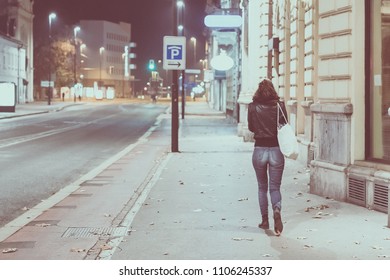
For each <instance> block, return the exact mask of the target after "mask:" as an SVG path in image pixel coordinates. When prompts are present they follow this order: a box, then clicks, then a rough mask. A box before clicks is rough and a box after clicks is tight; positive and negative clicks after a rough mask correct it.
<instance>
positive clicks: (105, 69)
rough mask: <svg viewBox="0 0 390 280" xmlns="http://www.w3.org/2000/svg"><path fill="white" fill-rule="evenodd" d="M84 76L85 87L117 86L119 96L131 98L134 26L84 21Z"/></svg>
mask: <svg viewBox="0 0 390 280" xmlns="http://www.w3.org/2000/svg"><path fill="white" fill-rule="evenodd" d="M79 26H80V31H79V33H78V39H79V43H80V65H81V66H80V74H79V75H80V77H81V81H82V84H83V86H84V87H94V85H95V84H96V83H97V84H98V85H99V86H101V87H105V88H108V87H111V88H114V89H115V93H116V96H117V97H130V96H131V94H132V92H131V91H132V85H131V81H132V79H131V72H130V71H131V67H130V66H131V63H130V59H131V53H130V50H131V48H132V46H133V44H132V43H131V25H130V24H128V23H124V22H120V23H118V24H117V23H113V22H108V21H100V20H82V21H80V24H79Z"/></svg>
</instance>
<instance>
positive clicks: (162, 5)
mask: <svg viewBox="0 0 390 280" xmlns="http://www.w3.org/2000/svg"><path fill="white" fill-rule="evenodd" d="M184 1H185V5H186V6H185V15H184V20H185V22H184V26H185V31H184V32H185V36H186V37H187V39H189V38H190V37H192V36H194V37H196V38H197V44H196V47H197V48H196V49H197V50H196V56H197V58H198V59H201V58H204V39H205V38H204V35H203V31H204V28H205V27H204V23H203V20H204V17H205V13H204V10H205V5H206V0H184ZM51 12H55V13H56V14H57V18H56V20H55V23H54V22H53V24H52V30H53V32H54V28H60V26H61V25H65V24H66V25H77V22H78V21H79V20H88V19H94V20H107V21H113V22H119V21H123V22H127V23H130V24H131V25H132V39H131V41H132V42H135V43H136V44H137V47H136V48H135V49H134V50H132V52H134V53H136V55H137V58H136V59H134V60H132V63H135V64H136V65H137V69H136V70H135V71H134V72H133V74H135V76H136V78H137V79H141V80H142V81H141V82H137V83H136V86H137V89H139V88H140V87H143V83H144V82H146V81H145V80H146V79H147V78H148V76H147V75H148V71H147V62H148V61H149V59H151V58H155V59H162V48H163V37H164V36H166V35H173V18H172V13H173V7H172V0H35V1H34V15H35V17H34V37H35V38H37V39H38V38H39V36H47V35H46V34H47V32H48V15H49V14H50V13H51ZM192 46H193V45H192ZM192 46H191V45H190V46H187V48H188V49H187V52H189V51H190V49H189V48H190V47H192ZM191 64H192V61H188V62H187V68H189V67H188V66H190V67H193V65H191Z"/></svg>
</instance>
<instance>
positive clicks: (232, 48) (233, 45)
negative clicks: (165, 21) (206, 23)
mask: <svg viewBox="0 0 390 280" xmlns="http://www.w3.org/2000/svg"><path fill="white" fill-rule="evenodd" d="M239 4H240V1H239V0H220V1H219V0H218V1H216V0H208V1H207V6H206V13H207V14H208V15H224V16H230V15H240V8H239ZM240 35H241V26H237V27H224V26H218V27H212V28H209V29H208V36H207V43H206V44H207V47H206V50H207V51H206V55H207V61H208V62H210V63H208V66H209V67H210V66H211V67H210V68H211V69H210V71H209V73H212V75H209V77H207V78H206V79H207V82H208V83H209V85H208V86H209V92H208V102H209V104H210V106H211V107H212V108H214V109H216V110H219V111H222V112H225V113H226V114H227V115H228V116H231V117H232V118H233V119H235V120H237V118H238V106H237V104H238V103H237V101H238V95H239V86H240V79H241V71H240V65H241V63H240V56H241V51H240V47H241V45H240V43H239V42H240ZM221 54H225V55H226V56H228V57H229V58H230V59H232V60H233V62H234V64H233V66H232V67H231V68H230V69H228V70H216V69H214V68H213V67H212V61H213V59H214V58H215V57H217V56H220V55H221ZM210 77H211V78H210Z"/></svg>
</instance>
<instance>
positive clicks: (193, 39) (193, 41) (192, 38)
mask: <svg viewBox="0 0 390 280" xmlns="http://www.w3.org/2000/svg"><path fill="white" fill-rule="evenodd" d="M190 40H191V42H192V43H193V44H194V66H195V65H196V38H195V37H191V39H190Z"/></svg>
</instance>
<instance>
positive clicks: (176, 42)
mask: <svg viewBox="0 0 390 280" xmlns="http://www.w3.org/2000/svg"><path fill="white" fill-rule="evenodd" d="M163 68H164V69H165V70H184V69H186V37H184V36H164V53H163Z"/></svg>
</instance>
